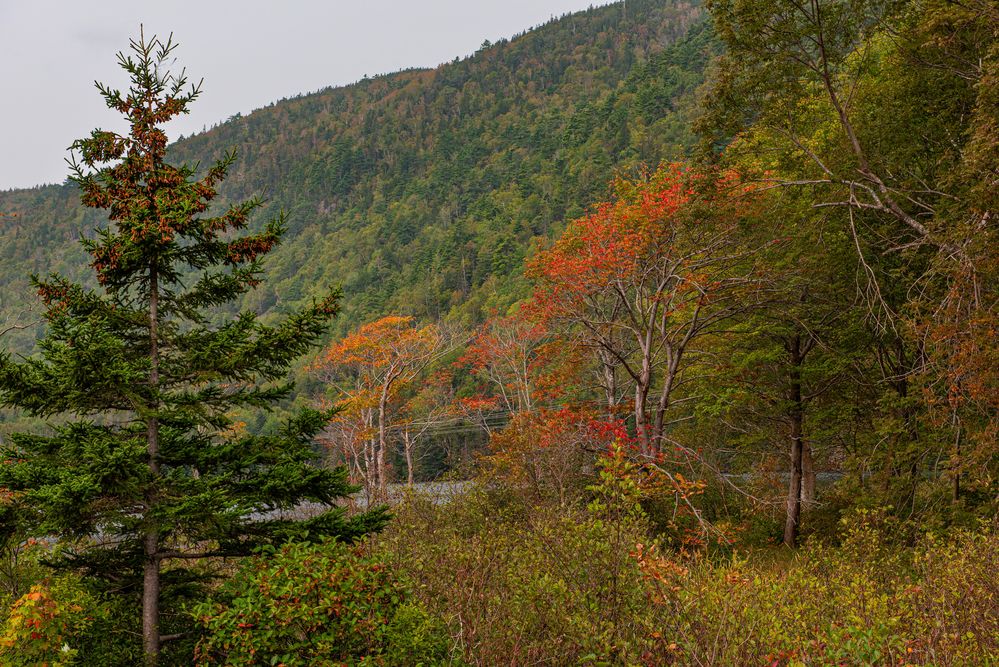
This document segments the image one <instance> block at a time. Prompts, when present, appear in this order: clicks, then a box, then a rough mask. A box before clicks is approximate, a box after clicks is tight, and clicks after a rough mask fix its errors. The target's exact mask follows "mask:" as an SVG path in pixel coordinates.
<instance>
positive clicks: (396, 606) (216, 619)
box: [193, 541, 448, 667]
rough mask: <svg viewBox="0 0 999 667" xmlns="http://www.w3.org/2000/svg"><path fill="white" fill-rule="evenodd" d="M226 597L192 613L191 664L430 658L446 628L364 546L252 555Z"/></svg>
mask: <svg viewBox="0 0 999 667" xmlns="http://www.w3.org/2000/svg"><path fill="white" fill-rule="evenodd" d="M222 596H223V598H224V601H223V602H205V603H201V604H198V605H196V606H195V607H194V609H193V612H194V614H195V616H196V617H197V618H198V620H199V621H200V623H201V625H202V627H203V631H204V634H203V637H202V638H201V640H200V641H199V643H198V646H197V649H196V651H195V662H196V664H198V665H276V664H281V665H284V666H285V667H299V666H305V665H308V666H310V667H332V666H334V665H348V664H349V665H399V666H404V665H414V666H415V665H431V664H441V663H444V662H446V660H447V648H448V647H447V644H446V641H445V636H444V635H443V633H442V632H441V630H440V628H439V626H438V624H437V623H435V621H434V620H433V619H432V618H431V617H430V616H428V615H427V614H426V613H424V612H423V611H422V610H421V609H420V607H419V606H418V605H416V604H415V603H414V602H413V601H412V599H411V596H410V593H409V590H408V589H407V587H406V585H405V583H404V582H403V581H402V580H400V578H399V577H397V576H396V575H395V574H394V573H393V571H392V570H391V569H389V568H388V566H387V565H386V564H385V563H383V562H382V561H380V560H378V559H376V558H374V557H372V556H371V555H369V554H367V553H365V551H364V548H363V547H358V546H354V547H351V546H346V545H343V544H340V543H337V542H332V541H328V542H323V543H320V544H304V543H299V544H288V545H286V546H284V547H282V548H281V549H279V550H276V551H273V552H270V553H262V554H260V555H259V556H257V557H254V558H252V559H250V560H249V561H248V562H247V563H246V564H245V565H244V567H243V568H242V569H241V570H240V571H239V572H238V573H237V574H236V576H235V577H234V578H233V579H232V580H231V581H229V582H228V583H227V584H226V586H225V587H224V588H223V590H222Z"/></svg>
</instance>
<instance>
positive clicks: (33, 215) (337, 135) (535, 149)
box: [0, 0, 717, 349]
mask: <svg viewBox="0 0 999 667" xmlns="http://www.w3.org/2000/svg"><path fill="white" fill-rule="evenodd" d="M181 37H182V36H181ZM716 51H717V47H716V44H715V41H714V38H713V35H712V33H711V31H710V28H708V26H707V23H706V22H705V20H704V12H703V10H702V9H701V8H700V7H699V5H698V4H697V3H691V2H686V1H682V0H681V1H672V0H668V1H664V0H643V1H634V0H632V1H631V2H628V4H627V11H625V8H624V7H623V6H622V5H621V4H615V5H610V6H605V7H601V8H593V9H590V10H587V11H584V12H580V13H577V14H572V15H567V16H564V17H562V18H560V19H556V20H553V21H551V22H549V23H547V24H545V25H543V26H539V27H538V28H536V29H533V30H531V31H529V32H526V33H524V34H522V35H519V36H517V37H515V38H513V39H512V40H509V41H507V40H504V41H501V42H499V43H497V44H495V45H483V48H482V49H480V50H479V51H478V52H477V53H476V54H474V55H473V56H470V57H467V58H465V59H462V60H459V59H456V60H455V61H454V62H451V63H448V64H444V65H441V66H440V67H438V68H436V69H432V70H408V71H403V72H398V73H395V74H390V75H386V76H380V77H376V78H373V79H364V80H362V81H360V82H358V83H356V84H353V85H350V86H345V87H339V88H330V89H326V90H323V91H320V92H318V93H314V94H310V95H304V96H301V97H297V98H293V99H288V100H283V101H280V102H277V103H275V104H273V105H271V106H269V107H267V108H264V109H260V110H258V111H255V112H253V113H252V114H249V115H247V116H245V117H240V116H235V117H233V118H231V119H230V120H229V121H227V122H225V123H223V124H221V125H219V126H217V127H214V128H212V129H211V130H209V131H207V132H205V133H202V134H199V135H196V136H192V137H189V138H186V139H181V140H179V141H177V142H176V143H175V144H174V145H173V146H172V147H171V151H172V153H173V159H174V160H177V159H180V160H185V161H189V162H191V163H195V162H201V163H204V164H209V163H210V161H211V160H212V159H215V158H218V157H219V156H220V155H222V154H224V153H225V151H228V150H232V149H234V150H235V151H236V152H237V155H238V159H237V162H236V165H235V167H234V169H233V172H232V177H231V178H230V180H229V182H228V183H227V184H226V187H225V188H224V189H223V192H222V195H223V198H224V199H225V200H236V199H239V198H244V197H247V196H252V195H260V196H262V197H264V198H266V199H267V204H266V206H265V209H268V210H264V211H262V212H261V214H260V215H259V217H258V219H259V220H264V219H266V218H267V217H268V214H271V213H274V212H276V211H277V210H278V209H284V210H285V211H286V212H287V214H288V216H289V217H288V220H289V226H290V230H289V234H288V235H287V237H286V241H285V242H284V244H283V245H282V246H281V247H280V248H278V249H277V250H276V251H275V252H274V254H273V256H272V258H269V260H268V263H267V264H266V267H265V268H266V271H267V275H268V280H267V281H266V282H265V284H264V286H262V287H261V288H260V289H259V290H256V291H254V292H251V293H250V294H249V295H247V296H246V297H245V299H244V301H243V303H241V304H240V306H241V307H243V308H250V309H253V310H255V311H257V312H259V313H262V314H264V315H265V316H267V315H272V314H275V315H276V314H277V313H280V312H286V311H287V310H289V309H291V308H293V307H295V306H298V305H300V304H303V303H305V302H307V301H308V300H309V299H310V298H311V297H312V296H315V295H317V294H319V293H321V292H322V290H323V289H324V288H326V287H328V286H330V285H337V284H340V285H342V287H343V291H344V300H343V304H344V309H343V315H342V316H341V317H340V318H338V322H337V324H336V325H335V327H334V332H333V333H334V334H337V335H338V334H342V333H343V332H345V331H346V330H348V329H349V328H351V327H353V326H356V325H357V323H359V322H363V321H367V320H370V319H372V318H374V317H376V316H378V315H380V314H384V313H387V312H404V313H409V314H412V315H416V316H429V317H433V318H437V317H444V316H447V315H449V314H450V315H452V316H457V317H459V318H460V319H462V320H464V321H465V322H466V323H467V322H472V321H476V320H478V319H480V318H481V317H482V314H483V313H484V312H486V311H487V310H489V309H490V308H491V307H493V306H496V305H505V304H508V303H510V302H512V301H514V300H515V299H516V298H518V297H520V296H522V295H523V294H524V293H525V287H524V284H523V280H522V278H521V277H520V276H521V273H522V266H523V260H524V258H525V256H526V255H527V254H529V253H530V250H531V248H532V246H533V244H534V243H535V242H536V241H537V240H538V239H544V238H548V237H550V236H551V235H552V234H553V233H554V232H557V231H559V230H560V229H561V227H562V226H563V224H564V222H565V221H567V220H570V219H572V218H573V217H575V216H578V215H579V214H581V213H582V212H584V211H585V210H586V208H587V207H588V206H589V205H590V204H591V203H593V202H595V201H599V200H600V198H601V197H603V196H604V195H606V193H607V187H608V183H609V181H610V179H611V178H612V177H613V175H614V174H615V173H617V172H619V171H634V170H637V169H639V168H640V167H641V166H642V165H645V164H652V165H654V164H656V163H658V162H660V161H661V160H664V159H669V158H671V157H675V156H678V155H682V154H683V153H684V152H685V151H686V150H687V149H688V148H689V147H690V146H691V145H692V144H693V135H692V133H691V130H690V122H689V121H690V115H691V113H692V109H693V107H694V95H695V90H696V88H697V87H698V85H699V84H700V82H701V81H702V80H703V76H704V68H705V66H706V64H707V62H708V61H709V59H710V57H711V55H712V54H713V53H715V52H716ZM0 211H2V212H4V213H5V214H6V215H5V217H4V218H3V219H2V220H0V223H2V224H0V267H2V268H0V291H2V293H3V295H4V296H3V301H2V303H0V309H2V311H3V312H4V313H6V314H14V313H19V312H22V311H23V308H24V307H23V306H22V304H23V303H30V302H31V300H32V299H31V296H32V295H30V289H29V287H28V284H27V280H26V276H27V275H28V274H29V273H32V272H35V273H41V274H45V273H48V272H49V271H57V272H60V273H64V274H66V275H69V276H73V277H80V276H83V275H84V272H83V267H85V261H84V257H83V255H82V251H81V250H80V248H79V246H78V244H77V239H78V237H79V235H80V234H81V233H82V234H88V233H90V230H91V229H92V228H93V227H95V226H96V224H97V220H96V219H91V218H88V217H87V214H85V213H84V212H83V209H82V208H81V207H80V206H79V202H78V197H77V194H76V192H75V189H74V188H73V187H72V186H67V185H63V186H45V187H40V188H35V189H31V190H20V191H9V192H4V193H0ZM22 319H24V318H23V317H22ZM28 319H30V317H29V318H28ZM38 334H39V327H37V326H33V327H29V328H27V329H25V330H19V331H14V332H11V333H10V334H9V335H8V344H9V345H13V346H15V347H19V348H21V349H27V348H28V347H29V346H30V344H31V341H33V340H34V339H35V338H36V337H37V335H38Z"/></svg>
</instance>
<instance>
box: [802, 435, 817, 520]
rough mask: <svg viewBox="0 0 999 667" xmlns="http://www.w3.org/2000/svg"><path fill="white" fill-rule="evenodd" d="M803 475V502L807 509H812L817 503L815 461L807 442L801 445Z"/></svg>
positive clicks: (803, 441) (804, 441)
mask: <svg viewBox="0 0 999 667" xmlns="http://www.w3.org/2000/svg"><path fill="white" fill-rule="evenodd" d="M801 475H802V478H801V500H802V502H803V503H804V504H805V507H811V506H812V504H813V503H814V502H815V460H814V459H813V458H812V446H811V445H809V444H808V441H807V440H802V443H801Z"/></svg>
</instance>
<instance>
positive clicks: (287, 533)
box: [0, 36, 386, 664]
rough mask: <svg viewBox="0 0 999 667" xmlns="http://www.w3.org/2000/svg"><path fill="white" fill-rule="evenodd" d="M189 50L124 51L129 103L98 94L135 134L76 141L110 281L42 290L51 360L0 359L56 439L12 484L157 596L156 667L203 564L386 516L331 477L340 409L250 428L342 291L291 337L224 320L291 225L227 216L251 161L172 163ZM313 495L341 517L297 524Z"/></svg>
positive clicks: (97, 563) (27, 455) (23, 463)
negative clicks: (171, 133)
mask: <svg viewBox="0 0 999 667" xmlns="http://www.w3.org/2000/svg"><path fill="white" fill-rule="evenodd" d="M173 49H174V44H172V42H171V40H167V41H165V42H163V41H160V40H158V39H156V38H155V37H153V38H152V39H149V40H147V39H145V37H144V36H142V37H140V38H139V39H138V40H137V41H136V40H133V41H132V42H131V52H130V53H127V52H126V53H119V54H118V61H119V64H120V65H121V67H122V68H123V69H124V70H125V71H126V72H127V73H128V75H129V77H130V80H131V85H130V88H129V90H128V91H127V92H125V93H122V92H120V91H118V90H114V89H112V88H109V87H106V86H103V85H101V84H97V88H98V90H99V91H100V93H101V94H102V95H103V97H104V99H105V100H106V102H107V105H108V107H109V108H111V109H114V110H116V111H118V112H120V113H121V114H122V115H123V116H124V117H125V118H126V119H127V121H128V123H129V125H130V131H129V132H128V134H118V133H115V132H107V131H100V130H97V131H94V132H93V133H92V134H91V136H90V137H88V138H86V139H82V140H80V141H78V142H76V143H75V144H74V145H73V147H72V149H73V151H74V157H73V159H72V160H71V165H72V171H73V176H72V179H73V180H74V181H75V182H76V183H77V184H78V185H79V188H80V192H81V198H82V201H83V204H84V205H85V206H87V207H91V208H97V209H103V210H106V211H107V214H108V218H109V220H110V223H111V224H110V225H109V226H108V227H106V228H102V229H99V230H97V233H96V236H95V237H94V238H90V239H84V240H83V241H82V243H83V245H84V246H85V248H86V250H87V251H88V252H89V254H90V255H91V257H92V267H93V270H94V272H95V273H96V278H97V283H98V284H99V288H98V289H90V288H88V287H85V286H83V285H80V284H75V283H72V282H70V281H69V280H66V279H64V278H62V277H59V276H56V275H53V276H49V277H47V278H44V279H40V278H37V277H35V278H33V283H34V285H35V287H36V288H37V290H38V293H39V295H40V296H41V299H42V301H43V302H44V304H45V309H46V317H47V323H48V330H47V334H46V336H45V337H44V338H43V339H42V340H41V341H40V342H39V349H40V353H39V354H38V355H37V356H35V357H32V358H27V359H21V360H15V359H13V358H12V357H11V356H10V355H9V354H2V355H0V402H2V404H3V405H5V406H9V407H13V408H17V409H20V410H23V411H26V412H28V413H30V414H32V415H36V416H39V417H43V418H50V419H52V425H51V428H50V429H49V431H48V432H47V433H44V434H26V433H22V434H18V435H14V436H12V437H10V438H9V440H8V442H7V443H6V444H5V448H4V453H3V456H4V458H5V459H7V463H6V464H4V465H2V466H0V486H2V487H6V488H8V489H9V490H10V491H12V492H13V497H14V498H15V499H16V501H17V502H18V504H19V506H20V508H21V512H20V514H21V517H22V518H23V517H24V516H26V517H27V521H28V524H29V525H30V530H31V532H32V533H34V534H35V535H45V536H54V537H58V538H59V540H60V541H61V542H62V543H63V544H65V545H66V547H67V548H66V550H65V551H64V555H63V556H62V557H61V558H60V559H59V560H58V561H57V564H60V565H63V566H66V567H73V568H77V569H79V570H81V571H83V572H84V573H86V574H87V575H89V576H91V577H95V578H96V579H97V580H105V581H108V580H111V581H114V584H115V585H114V588H115V590H117V591H121V592H124V593H126V594H128V593H131V594H133V595H136V596H137V595H138V593H139V591H141V599H142V626H143V630H142V632H143V649H144V653H145V656H146V661H147V664H155V663H156V661H157V657H158V655H159V653H160V645H161V640H162V639H163V638H162V637H161V631H160V599H161V596H163V595H164V594H165V590H164V589H165V588H166V587H167V586H169V585H171V584H174V583H183V582H189V581H190V580H191V577H193V576H194V574H193V572H192V571H191V568H189V567H188V566H187V564H189V563H192V562H195V561H197V560H198V559H204V558H217V557H218V558H220V557H229V556H240V555H245V554H248V553H249V552H251V551H252V550H253V549H255V548H256V547H258V546H260V545H264V544H270V543H277V542H282V541H285V540H288V539H295V538H302V537H305V536H307V535H308V536H315V535H325V536H330V535H333V536H339V537H341V538H343V539H352V538H356V537H358V536H360V535H363V534H365V533H367V532H370V531H372V530H375V529H377V528H378V527H380V526H381V525H382V524H383V523H384V521H385V518H386V515H385V513H384V511H383V510H374V511H371V512H369V513H366V514H362V515H359V516H353V517H348V516H346V515H345V513H344V510H343V509H342V508H340V507H337V506H336V505H335V502H336V501H337V499H339V498H342V497H344V496H345V495H347V494H349V493H351V492H352V491H353V490H354V489H353V488H352V487H351V486H350V485H349V484H348V482H347V479H346V471H345V470H344V469H335V470H331V469H325V468H322V467H319V466H317V465H314V462H315V460H316V454H315V451H314V449H313V445H312V443H313V436H314V435H315V434H316V433H317V432H318V431H319V429H321V428H322V427H323V425H324V424H325V421H326V418H327V415H324V414H322V413H319V412H316V411H308V410H306V411H303V412H301V413H300V414H298V415H297V416H296V417H294V418H292V419H290V420H288V422H287V423H286V424H285V426H284V427H283V428H282V429H280V430H279V431H278V432H275V433H271V434H264V435H247V434H240V433H238V429H233V428H232V414H233V412H234V411H236V410H245V409H248V408H251V409H252V408H266V407H267V406H269V405H271V404H273V403H274V402H275V401H277V400H280V399H282V398H283V397H285V396H287V395H288V393H289V391H290V389H291V387H290V384H288V383H287V382H286V381H285V380H284V378H286V376H287V372H288V369H289V366H290V364H291V363H292V362H293V361H294V360H295V359H296V358H297V357H299V356H301V355H302V354H303V353H305V352H306V351H307V350H308V349H309V348H310V346H311V345H313V344H314V343H315V342H317V339H318V338H319V337H320V336H321V335H322V333H323V331H324V329H325V326H326V324H327V323H328V321H329V319H330V318H331V317H332V316H333V315H334V314H335V312H336V310H337V299H338V295H337V294H336V293H329V294H328V295H326V296H325V297H324V298H322V299H317V300H316V301H314V302H313V305H311V306H310V307H308V308H306V309H304V310H302V311H300V312H295V313H293V314H290V315H287V316H286V317H285V318H284V319H283V321H281V322H280V323H278V324H276V325H274V326H266V325H264V324H263V323H261V322H260V321H258V319H257V318H256V317H255V316H254V314H253V313H242V314H240V315H238V316H237V317H235V318H234V319H231V320H229V321H226V322H224V323H223V324H220V325H212V324H211V323H210V321H209V319H208V315H209V314H210V313H211V312H212V311H213V310H217V309H218V308H219V307H220V306H223V305H224V304H226V303H228V302H231V301H232V300H233V299H235V298H236V297H237V296H239V295H240V294H242V293H244V292H246V291H248V290H250V289H252V288H253V287H254V286H256V285H257V284H258V282H259V280H260V277H261V265H260V263H259V258H260V257H261V256H262V255H264V254H265V253H267V252H268V251H269V250H270V249H271V248H272V247H273V246H274V245H275V244H276V243H278V241H279V240H280V238H281V236H282V234H283V232H284V230H285V225H284V219H283V216H279V217H278V218H276V219H274V220H271V221H270V222H268V223H267V224H266V225H265V226H264V228H263V230H262V231H260V232H258V233H248V232H247V231H245V228H246V226H247V224H248V220H249V217H250V215H251V213H252V212H253V211H254V210H255V209H257V208H258V207H260V206H261V203H262V202H261V201H260V200H259V199H252V200H249V201H245V202H242V203H237V204H232V205H230V206H228V207H224V208H223V207H213V206H212V203H211V202H212V200H213V199H215V198H216V195H217V188H218V185H219V183H220V182H221V181H222V180H223V178H224V177H225V175H226V172H227V170H228V169H229V167H230V165H231V164H232V163H233V160H234V155H233V154H229V155H226V156H225V157H224V158H223V159H221V160H220V161H218V162H216V163H215V164H214V165H212V166H211V168H209V169H207V170H205V171H203V172H199V171H198V170H197V169H196V168H195V167H191V166H187V165H181V166H173V165H170V164H168V163H167V161H166V146H167V137H166V135H165V133H164V131H163V129H162V126H163V124H164V123H166V122H167V121H169V120H170V119H171V118H174V117H175V116H178V115H179V114H183V113H187V111H188V106H189V105H190V104H191V102H193V101H194V100H195V99H196V98H197V97H198V94H199V89H200V84H199V85H198V86H191V85H188V83H187V81H186V78H185V76H184V73H183V72H181V73H180V74H179V75H175V74H171V73H169V71H167V70H166V67H165V66H166V63H167V60H168V58H170V56H171V52H172V51H173ZM306 502H308V503H311V504H318V505H320V506H322V508H323V509H322V511H321V512H320V513H318V515H316V516H313V517H312V518H308V519H301V520H296V519H289V518H286V513H283V512H280V511H279V510H287V509H291V508H295V507H297V506H300V505H301V504H302V503H306Z"/></svg>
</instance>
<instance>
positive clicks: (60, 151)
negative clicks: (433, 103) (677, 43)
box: [0, 0, 608, 190]
mask: <svg viewBox="0 0 999 667" xmlns="http://www.w3.org/2000/svg"><path fill="white" fill-rule="evenodd" d="M602 4H608V3H607V0H326V1H325V2H323V1H321V0H284V1H283V2H275V1H273V0H271V1H269V2H268V1H265V0H159V1H157V2H149V1H147V0H89V1H88V0H62V1H60V2H53V1H50V0H0V84H2V91H0V190H4V189H8V188H12V187H29V186H33V185H38V184H41V183H58V182H62V181H63V180H64V179H65V177H66V175H67V169H66V165H65V162H64V161H63V159H64V158H65V157H66V155H67V152H66V148H67V147H68V146H69V145H70V144H71V143H72V142H73V141H75V140H76V139H79V138H81V137H83V136H86V135H87V134H89V132H90V130H92V129H93V128H95V127H98V126H101V127H105V128H107V129H117V128H118V127H120V126H119V125H117V124H116V123H115V122H114V121H115V120H116V119H115V115H114V113H113V112H111V111H109V110H108V109H107V108H106V107H104V105H103V100H102V99H101V98H100V96H99V95H98V93H97V91H96V90H94V88H93V81H94V80H95V79H97V80H100V81H102V82H105V83H109V84H112V85H114V86H116V87H124V85H125V83H126V80H125V78H124V76H123V74H122V73H121V70H119V69H118V67H117V65H116V64H115V53H116V52H118V51H120V50H122V49H124V48H126V47H127V46H128V40H129V38H130V37H134V36H136V35H137V34H138V31H139V24H140V23H141V24H143V25H144V26H145V30H146V34H147V35H150V34H152V33H156V34H159V35H166V34H168V33H170V32H173V34H174V40H175V41H176V42H178V43H179V44H180V46H179V47H178V49H177V51H175V55H176V56H177V59H178V65H180V66H183V67H186V68H187V71H188V74H189V75H190V76H191V77H192V78H194V79H197V78H201V77H203V78H204V93H203V95H202V97H201V98H200V99H199V100H198V101H197V102H196V103H195V104H194V105H193V107H192V109H191V115H190V116H188V117H186V118H182V119H179V120H177V121H174V122H173V123H171V125H170V126H169V128H168V133H169V134H170V136H171V137H176V136H178V135H179V134H184V135H189V134H191V133H193V132H195V131H198V130H200V129H201V128H202V127H203V126H206V125H207V126H211V125H212V124H213V123H217V122H219V121H222V120H225V119H226V118H228V117H229V116H232V115H233V114H235V113H237V112H240V113H247V112H249V111H251V110H253V109H257V108H260V107H262V106H265V105H267V104H269V103H270V102H273V101H275V100H277V99H280V98H283V97H289V96H292V95H296V94H298V93H303V92H309V91H314V90H318V89H320V88H324V87H326V86H329V85H337V84H344V83H350V82H353V81H356V80H358V79H360V78H361V77H363V76H364V75H365V74H367V75H372V76H373V75H375V74H384V73H386V72H393V71H396V70H399V69H403V68H406V67H432V66H436V65H438V64H440V63H442V62H447V61H450V60H453V59H454V58H455V57H456V56H465V55H468V54H470V53H473V52H474V51H475V50H476V49H477V48H478V47H479V45H480V44H482V42H483V40H485V39H489V40H491V41H496V40H497V39H499V38H502V37H510V36H512V35H513V34H515V33H517V32H521V31H523V30H524V29H526V28H529V27H532V26H534V25H537V24H539V23H542V22H544V21H547V20H548V19H549V18H551V17H552V16H558V15H561V14H564V13H567V12H571V11H578V10H580V9H585V8H586V7H588V6H590V5H602Z"/></svg>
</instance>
